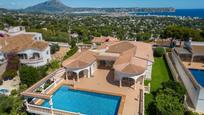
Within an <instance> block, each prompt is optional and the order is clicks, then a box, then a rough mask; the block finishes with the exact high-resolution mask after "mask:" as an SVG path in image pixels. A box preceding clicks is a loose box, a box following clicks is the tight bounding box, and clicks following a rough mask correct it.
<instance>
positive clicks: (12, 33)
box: [8, 26, 25, 36]
mask: <svg viewBox="0 0 204 115" xmlns="http://www.w3.org/2000/svg"><path fill="white" fill-rule="evenodd" d="M22 33H25V27H23V26H17V27H12V28H9V29H8V34H9V35H10V36H16V35H19V34H22Z"/></svg>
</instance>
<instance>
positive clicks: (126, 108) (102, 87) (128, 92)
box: [22, 69, 143, 115]
mask: <svg viewBox="0 0 204 115" xmlns="http://www.w3.org/2000/svg"><path fill="white" fill-rule="evenodd" d="M59 71H62V70H59ZM57 73H59V72H57ZM113 74H114V73H113V71H111V70H108V69H97V70H96V71H95V72H94V75H93V77H90V78H87V77H83V78H80V82H75V80H68V79H66V80H64V79H63V78H64V77H65V76H64V75H63V74H62V73H60V75H59V74H56V75H55V74H53V76H47V77H45V78H44V79H42V80H41V81H39V82H38V83H36V84H34V85H33V86H32V87H31V88H29V89H28V90H26V91H25V92H23V93H22V95H24V97H27V98H28V97H33V98H32V100H35V101H31V102H29V103H26V105H27V111H29V112H31V113H36V114H39V113H40V114H51V113H52V112H53V113H55V114H57V113H60V114H62V113H64V114H65V113H66V114H77V112H71V111H65V110H58V109H51V108H45V107H42V106H41V104H42V103H43V102H44V101H42V100H47V99H48V100H49V99H51V97H52V95H53V93H54V92H55V91H56V90H57V89H59V88H60V87H61V86H62V85H69V86H70V87H71V88H73V89H76V90H82V91H88V92H96V93H99V94H108V95H117V96H121V97H122V99H121V103H120V106H119V110H118V114H120V115H133V114H140V115H142V113H143V78H141V79H139V80H138V81H137V83H136V85H132V84H131V82H128V81H124V82H123V84H122V86H123V87H119V86H118V84H119V82H116V81H114V78H113ZM53 78H55V79H56V82H54V83H53V84H52V85H50V86H49V87H48V88H47V89H46V90H44V91H43V92H41V93H35V92H33V91H35V89H37V88H38V87H39V86H41V85H42V84H43V83H44V82H45V81H46V80H48V79H53ZM135 86H136V89H135ZM34 97H35V98H34ZM54 104H55V103H53V106H54ZM52 110H53V111H52Z"/></svg>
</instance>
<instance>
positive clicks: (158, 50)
mask: <svg viewBox="0 0 204 115" xmlns="http://www.w3.org/2000/svg"><path fill="white" fill-rule="evenodd" d="M164 53H165V51H164V48H162V47H158V48H156V49H154V56H155V57H162V56H163V55H164Z"/></svg>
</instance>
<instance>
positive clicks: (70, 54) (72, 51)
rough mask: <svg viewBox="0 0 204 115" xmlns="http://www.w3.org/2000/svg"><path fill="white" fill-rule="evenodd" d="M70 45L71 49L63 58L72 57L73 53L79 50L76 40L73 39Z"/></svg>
mask: <svg viewBox="0 0 204 115" xmlns="http://www.w3.org/2000/svg"><path fill="white" fill-rule="evenodd" d="M70 45H71V49H70V50H69V51H68V52H67V53H66V55H65V56H64V58H63V60H65V59H67V58H69V57H71V56H72V55H74V54H75V53H76V52H77V51H78V47H77V46H76V42H75V41H74V40H72V41H71V44H70Z"/></svg>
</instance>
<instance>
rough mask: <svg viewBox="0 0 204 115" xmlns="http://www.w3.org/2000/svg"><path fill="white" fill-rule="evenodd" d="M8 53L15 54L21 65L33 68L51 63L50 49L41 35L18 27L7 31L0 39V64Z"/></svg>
mask: <svg viewBox="0 0 204 115" xmlns="http://www.w3.org/2000/svg"><path fill="white" fill-rule="evenodd" d="M10 34H11V35H10ZM8 53H17V54H18V56H19V58H20V62H21V64H26V65H28V66H33V67H39V66H43V65H46V64H47V63H49V62H50V61H51V54H50V47H49V44H48V43H47V42H45V41H43V39H42V34H41V33H36V32H25V31H24V29H23V27H20V26H19V27H15V28H12V29H11V30H8V33H7V35H6V36H5V37H2V38H0V58H1V63H2V61H4V59H6V55H7V54H8Z"/></svg>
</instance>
